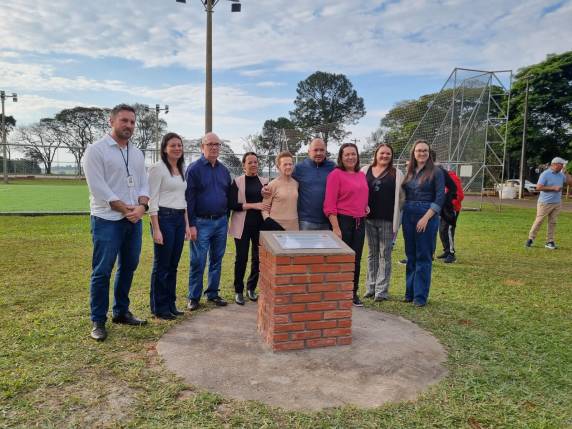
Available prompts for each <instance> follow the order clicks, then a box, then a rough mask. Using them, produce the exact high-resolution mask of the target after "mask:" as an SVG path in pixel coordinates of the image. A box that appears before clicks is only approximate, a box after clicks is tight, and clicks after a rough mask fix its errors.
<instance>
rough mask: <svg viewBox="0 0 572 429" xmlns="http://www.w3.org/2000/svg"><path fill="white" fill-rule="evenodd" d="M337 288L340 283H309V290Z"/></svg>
mask: <svg viewBox="0 0 572 429" xmlns="http://www.w3.org/2000/svg"><path fill="white" fill-rule="evenodd" d="M337 289H338V285H337V284H336V283H318V284H311V285H308V292H335V291H336V290H337ZM352 290H353V285H352Z"/></svg>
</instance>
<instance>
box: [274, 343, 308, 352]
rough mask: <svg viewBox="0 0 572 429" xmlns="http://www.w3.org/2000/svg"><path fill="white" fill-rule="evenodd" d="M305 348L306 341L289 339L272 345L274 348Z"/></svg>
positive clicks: (277, 349)
mask: <svg viewBox="0 0 572 429" xmlns="http://www.w3.org/2000/svg"><path fill="white" fill-rule="evenodd" d="M303 348H304V341H288V342H285V343H278V344H273V345H272V350H276V351H280V350H300V349H303Z"/></svg>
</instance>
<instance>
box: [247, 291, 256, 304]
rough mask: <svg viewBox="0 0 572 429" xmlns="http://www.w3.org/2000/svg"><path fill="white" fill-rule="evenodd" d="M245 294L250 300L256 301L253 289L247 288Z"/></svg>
mask: <svg viewBox="0 0 572 429" xmlns="http://www.w3.org/2000/svg"><path fill="white" fill-rule="evenodd" d="M246 296H247V297H248V299H249V300H251V301H254V302H256V301H258V295H256V292H254V291H253V290H250V289H249V290H247V291H246Z"/></svg>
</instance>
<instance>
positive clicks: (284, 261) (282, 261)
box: [275, 256, 291, 265]
mask: <svg viewBox="0 0 572 429" xmlns="http://www.w3.org/2000/svg"><path fill="white" fill-rule="evenodd" d="M290 262H291V258H290V256H276V259H275V263H276V265H290Z"/></svg>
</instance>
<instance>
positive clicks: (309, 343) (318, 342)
mask: <svg viewBox="0 0 572 429" xmlns="http://www.w3.org/2000/svg"><path fill="white" fill-rule="evenodd" d="M335 345H336V339H335V338H316V339H313V340H306V347H311V348H313V347H328V346H335Z"/></svg>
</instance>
